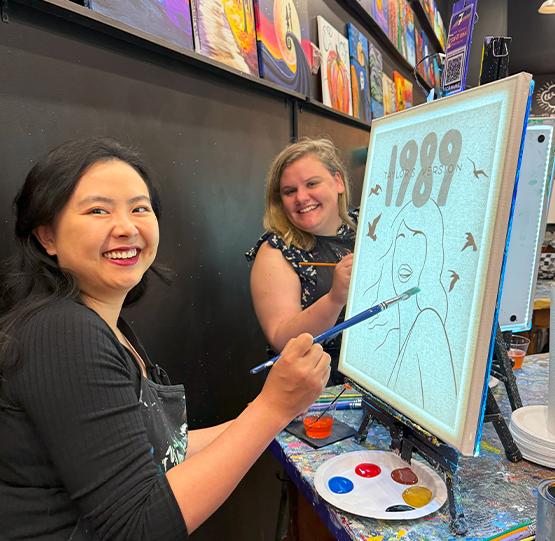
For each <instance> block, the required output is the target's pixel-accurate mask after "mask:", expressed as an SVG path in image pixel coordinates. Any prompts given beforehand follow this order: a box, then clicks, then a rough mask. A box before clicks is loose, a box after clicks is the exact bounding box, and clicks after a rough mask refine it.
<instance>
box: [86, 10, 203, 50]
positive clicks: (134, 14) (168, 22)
mask: <svg viewBox="0 0 555 541" xmlns="http://www.w3.org/2000/svg"><path fill="white" fill-rule="evenodd" d="M89 6H90V8H91V9H92V10H94V11H97V12H98V13H102V14H103V15H106V16H108V17H110V18H112V19H115V20H116V21H120V22H122V23H124V24H127V25H129V26H132V27H133V28H136V29H138V30H142V31H143V32H147V33H148V34H151V35H152V36H155V37H157V38H160V39H163V40H166V41H169V42H170V43H172V44H174V45H178V46H179V47H185V48H186V49H193V48H194V47H193V32H192V27H191V8H190V6H189V2H188V0H90V2H89Z"/></svg>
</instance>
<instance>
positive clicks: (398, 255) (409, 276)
mask: <svg viewBox="0 0 555 541" xmlns="http://www.w3.org/2000/svg"><path fill="white" fill-rule="evenodd" d="M426 251H427V241H426V236H425V235H424V233H422V231H416V230H413V229H410V228H409V227H407V225H406V224H405V221H404V220H403V222H402V223H401V225H400V226H399V230H398V231H397V237H396V239H395V247H394V253H393V268H392V272H393V276H392V279H393V287H394V288H395V292H396V293H397V294H398V295H400V294H401V293H403V291H406V290H407V289H410V288H412V287H415V286H417V285H418V283H419V281H420V274H421V273H422V269H423V268H424V262H425V261H426Z"/></svg>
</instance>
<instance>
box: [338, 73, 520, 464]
mask: <svg viewBox="0 0 555 541" xmlns="http://www.w3.org/2000/svg"><path fill="white" fill-rule="evenodd" d="M530 86H531V76H530V75H528V74H519V75H515V76H513V77H510V78H507V79H504V80H501V81H497V82H493V83H490V84H488V85H485V86H483V87H478V88H476V89H472V90H469V91H467V92H464V93H461V94H458V95H454V96H451V97H448V98H443V99H441V100H436V101H433V102H431V103H427V104H423V105H419V106H417V107H413V108H411V109H408V110H406V111H403V112H400V113H397V114H393V115H391V116H388V117H383V118H381V119H378V120H376V121H374V123H373V125H372V130H371V133H370V146H369V150H368V160H367V168H366V174H365V181H364V188H363V192H362V198H361V201H362V204H361V210H360V218H359V227H358V231H357V239H356V248H355V258H354V262H353V273H352V278H351V285H350V290H349V300H348V304H347V313H346V318H349V317H351V316H353V315H355V314H357V313H359V312H361V311H362V310H364V309H366V308H368V307H370V306H373V305H374V304H376V303H378V302H381V301H383V300H386V299H389V298H392V297H395V296H396V295H398V294H400V293H402V292H403V291H406V290H408V289H410V288H412V287H415V286H418V287H419V288H420V292H419V293H418V294H417V295H415V296H413V297H411V298H410V299H408V300H406V301H403V302H401V303H399V304H398V305H397V306H395V307H393V308H391V309H390V310H385V311H383V312H382V313H381V314H380V315H379V316H377V317H375V318H373V319H371V320H369V322H368V323H366V324H361V325H359V326H357V327H353V328H351V329H349V330H347V331H345V332H344V335H343V343H342V348H341V357H340V362H339V370H340V371H341V372H342V373H343V374H345V375H346V376H347V377H349V378H350V379H352V380H353V381H354V382H355V383H356V384H357V385H359V386H361V387H362V388H364V389H366V390H368V391H369V392H370V393H372V394H373V395H374V396H376V397H378V398H379V399H380V400H382V401H384V402H385V403H387V404H389V405H390V406H391V407H393V408H394V409H395V410H396V411H398V412H400V413H401V414H402V415H404V416H406V417H408V418H409V419H411V420H412V421H413V422H414V423H417V424H418V425H419V426H421V427H422V428H423V429H425V430H427V431H429V432H430V433H432V434H433V435H434V436H436V437H437V438H439V439H440V440H442V441H443V442H445V443H446V444H448V445H450V446H452V447H453V448H455V449H456V450H458V451H459V452H461V453H462V454H464V455H472V454H473V453H474V452H475V451H476V448H477V445H479V436H480V433H481V426H482V420H483V412H484V407H485V391H486V390H487V381H486V374H487V373H488V371H489V366H490V363H491V358H490V348H491V344H492V336H493V334H492V331H493V329H494V328H495V327H494V325H495V326H496V324H497V312H496V306H497V298H498V292H499V284H500V278H501V272H502V268H503V263H504V254H505V248H506V242H507V232H508V226H509V223H510V218H511V209H512V200H513V191H514V185H515V177H516V174H517V166H518V160H519V153H520V149H521V143H522V137H523V130H524V124H525V120H526V117H527V114H528V98H529V95H530ZM473 163H474V164H475V166H474V165H473ZM468 243H470V245H471V246H472V247H474V246H475V247H476V250H474V249H473V248H472V249H471V250H469V249H466V250H465V249H464V246H465V245H466V244H468Z"/></svg>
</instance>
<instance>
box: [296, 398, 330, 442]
mask: <svg viewBox="0 0 555 541" xmlns="http://www.w3.org/2000/svg"><path fill="white" fill-rule="evenodd" d="M336 396H337V394H336V393H334V392H331V391H328V390H326V391H324V392H323V393H322V394H321V395H320V398H319V399H318V401H317V402H315V403H314V404H312V406H310V408H308V409H307V410H306V411H305V412H304V413H303V425H304V430H305V432H306V435H307V436H308V437H309V438H314V439H322V438H327V437H328V436H329V435H330V434H331V430H332V428H333V420H334V418H335V409H336V405H337V402H333V401H334V400H335V398H336Z"/></svg>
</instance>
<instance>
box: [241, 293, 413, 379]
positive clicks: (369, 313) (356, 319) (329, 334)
mask: <svg viewBox="0 0 555 541" xmlns="http://www.w3.org/2000/svg"><path fill="white" fill-rule="evenodd" d="M419 291H420V288H419V287H412V288H411V289H409V290H408V291H405V292H404V293H401V295H399V296H398V297H393V298H392V299H389V300H387V301H383V302H380V303H379V304H376V306H372V308H368V310H364V311H363V312H361V313H360V314H357V315H356V316H353V317H350V318H349V319H347V320H345V321H344V322H343V323H340V324H339V325H336V326H335V327H332V328H331V329H329V330H327V331H325V332H323V333H322V334H319V335H318V336H316V337H315V338H314V340H312V343H313V344H317V343H318V342H323V341H324V340H326V339H328V338H333V337H334V336H335V335H336V334H339V333H340V332H341V331H344V330H345V329H348V328H349V327H352V326H353V325H356V324H357V323H360V322H361V321H365V320H367V319H369V318H371V317H373V316H376V315H378V314H379V313H380V312H381V311H382V310H386V309H387V308H389V307H390V306H393V305H394V304H397V303H398V302H400V301H404V300H406V299H408V298H409V297H411V296H412V295H415V294H416V293H418V292H419ZM280 357H281V353H280V354H279V355H278V356H277V357H274V358H273V359H270V360H269V361H266V362H265V363H262V364H259V365H258V366H255V367H254V368H253V369H252V370H251V374H258V372H262V370H264V369H265V368H270V367H271V366H273V364H274V363H275V362H276V361H277V360H278V359H279V358H280Z"/></svg>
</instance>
